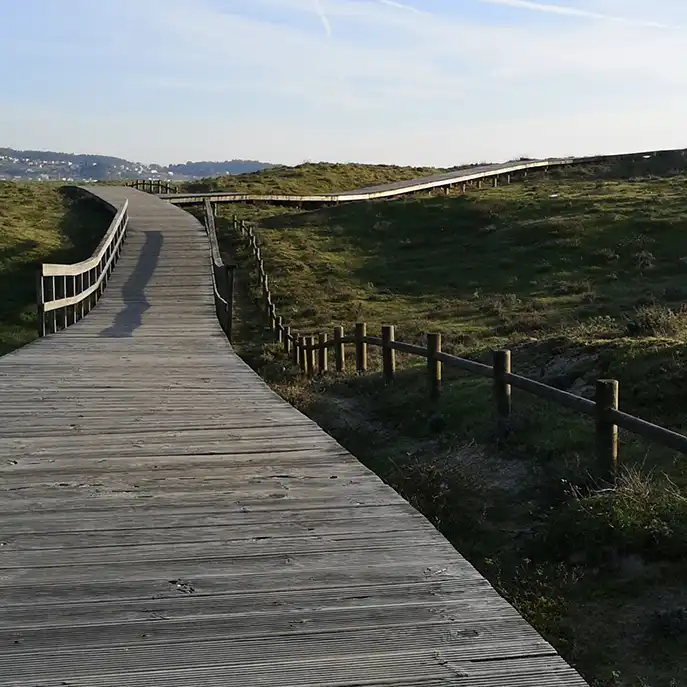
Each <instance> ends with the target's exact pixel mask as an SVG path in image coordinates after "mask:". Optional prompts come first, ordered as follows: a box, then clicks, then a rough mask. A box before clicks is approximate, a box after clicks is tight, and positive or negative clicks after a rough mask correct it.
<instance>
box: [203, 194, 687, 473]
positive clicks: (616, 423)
mask: <svg viewBox="0 0 687 687" xmlns="http://www.w3.org/2000/svg"><path fill="white" fill-rule="evenodd" d="M205 202H206V203H209V202H210V201H209V200H206V201H205ZM233 225H234V229H235V231H237V232H238V233H239V234H240V235H241V236H242V237H243V238H244V239H245V240H246V244H247V247H248V249H249V251H250V252H251V253H252V256H253V260H254V264H255V267H256V271H257V274H258V279H259V280H260V283H261V285H262V288H263V295H264V296H265V301H266V303H269V304H270V308H269V313H270V318H269V320H270V328H271V329H272V330H273V331H274V332H275V341H277V342H279V343H281V344H282V345H283V346H284V350H285V351H286V352H287V353H292V355H293V359H294V361H295V362H296V363H297V364H298V365H299V366H300V369H301V370H302V371H303V372H304V373H307V374H309V375H312V374H315V364H314V359H315V356H314V352H315V351H326V350H330V349H332V350H334V352H335V358H336V370H337V372H342V371H345V369H346V363H345V350H344V344H354V346H355V349H356V369H357V370H358V371H359V372H361V371H364V370H366V369H367V346H375V347H378V348H380V349H381V350H382V351H383V352H384V351H387V352H388V351H399V352H401V353H406V354H409V355H415V356H418V357H422V358H425V359H426V360H427V361H428V364H427V369H428V376H429V382H430V390H431V391H432V393H433V395H435V394H438V392H439V390H440V382H441V365H442V364H444V365H447V366H448V367H453V368H457V369H461V370H464V371H465V372H468V373H470V374H472V375H477V376H480V377H487V378H491V379H493V380H494V396H495V400H496V410H497V413H496V414H497V416H498V421H499V429H500V430H501V431H508V426H509V425H508V420H509V416H510V412H511V401H510V388H511V387H514V388H516V389H520V390H521V391H524V392H526V393H528V394H531V395H533V396H536V397H538V398H541V399H544V400H546V401H550V402H552V403H555V404H557V405H560V406H563V407H565V408H568V409H570V410H573V411H575V412H577V413H581V414H583V415H587V416H591V417H594V418H596V436H597V443H596V445H597V448H596V450H597V457H598V460H599V464H600V469H601V474H602V475H603V477H604V478H605V479H606V480H608V481H609V482H613V481H614V479H615V476H616V468H617V459H618V443H617V430H618V427H621V428H623V429H625V430H627V431H629V432H632V433H633V434H636V435H637V436H640V437H643V438H644V439H648V440H650V441H654V442H656V443H658V444H661V445H663V446H666V447H668V448H672V449H674V450H676V451H679V452H681V453H685V454H687V436H685V435H683V434H680V433H678V432H675V431H673V430H669V429H666V428H664V427H661V426H659V425H655V424H653V423H651V422H647V421H646V420H642V419H641V418H638V417H635V416H633V415H629V414H628V413H624V412H622V411H620V410H619V409H618V407H617V405H618V398H617V391H618V383H617V382H616V381H614V380H600V381H599V382H598V383H597V390H596V397H595V398H594V400H592V399H588V398H584V397H582V396H577V395H576V394H572V393H570V392H568V391H564V390H562V389H557V388H556V387H552V386H549V385H548V384H544V383H542V382H538V381H536V380H534V379H530V378H528V377H523V376H521V375H517V374H513V373H512V372H511V371H510V351H497V352H495V354H494V363H493V364H492V365H486V364H484V363H480V362H477V361H475V360H469V359H467V358H461V357H459V356H455V355H451V354H449V353H445V352H443V351H441V344H440V341H441V339H440V337H439V336H438V335H428V340H429V338H432V337H433V339H432V340H433V341H434V344H433V346H434V347H435V348H432V347H431V346H429V345H427V346H418V345H416V344H409V343H405V342H402V341H396V340H395V339H394V337H393V335H390V334H389V331H392V332H393V329H394V328H393V327H387V328H386V330H387V331H386V339H385V328H384V327H383V328H382V336H381V337H377V336H370V335H368V334H367V327H366V325H365V324H364V323H358V325H357V326H356V333H355V334H349V335H344V333H343V329H342V328H341V327H337V328H336V329H335V331H334V335H333V337H331V338H329V337H327V336H325V335H324V334H322V333H320V334H318V335H315V336H312V335H309V336H305V335H304V334H303V333H302V332H298V333H297V332H296V331H294V330H293V328H292V327H291V326H289V325H287V324H285V323H284V321H283V318H281V317H277V316H276V308H275V307H274V305H273V304H272V297H271V293H270V291H269V288H268V286H267V283H268V281H267V274H266V272H265V267H264V262H263V258H262V253H261V251H260V248H259V246H258V242H257V239H256V236H255V232H254V230H253V227H251V226H250V225H248V224H247V223H246V222H244V221H239V220H238V219H237V218H236V217H234V221H233ZM318 359H319V360H320V361H321V362H320V364H319V366H318V367H319V368H320V371H321V372H327V371H328V362H327V357H326V356H324V357H322V356H319V357H318ZM382 360H383V378H384V380H385V381H387V382H389V381H391V380H393V378H394V376H395V359H394V357H393V354H388V353H387V354H384V353H383V355H382ZM504 361H505V362H504Z"/></svg>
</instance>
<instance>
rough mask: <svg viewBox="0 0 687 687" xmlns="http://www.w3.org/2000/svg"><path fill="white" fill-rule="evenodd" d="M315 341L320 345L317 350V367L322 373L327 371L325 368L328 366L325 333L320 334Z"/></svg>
mask: <svg viewBox="0 0 687 687" xmlns="http://www.w3.org/2000/svg"><path fill="white" fill-rule="evenodd" d="M317 343H318V344H319V345H320V350H319V351H318V355H317V367H318V369H319V371H320V374H324V373H325V372H327V368H328V367H329V360H328V358H329V356H328V355H327V335H326V334H320V335H319V338H318V341H317Z"/></svg>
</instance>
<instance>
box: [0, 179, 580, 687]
mask: <svg viewBox="0 0 687 687" xmlns="http://www.w3.org/2000/svg"><path fill="white" fill-rule="evenodd" d="M94 193H97V194H99V195H100V196H101V197H103V198H104V199H106V200H108V201H109V202H111V203H113V204H114V205H121V204H122V203H123V202H124V200H125V199H126V198H128V199H129V217H130V223H129V233H128V236H127V239H126V244H125V247H124V251H123V253H122V256H121V258H120V260H119V262H118V263H117V266H116V269H115V271H114V273H113V276H112V279H111V281H110V282H109V284H108V287H107V290H106V292H105V296H104V297H103V298H102V299H101V300H100V301H99V303H98V304H97V306H96V307H95V309H94V310H93V311H92V312H91V313H90V314H89V315H87V316H86V317H85V318H84V319H83V320H81V321H79V322H78V323H77V324H75V325H73V326H71V327H69V328H68V329H66V330H64V331H61V332H59V333H57V334H52V335H49V336H47V337H45V338H43V339H40V340H39V341H37V342H35V343H32V344H30V345H28V346H26V347H24V348H22V349H20V350H18V351H16V352H14V353H11V354H9V355H7V356H5V357H3V358H0V474H1V480H0V685H1V686H3V687H9V686H10V685H11V686H12V687H20V686H21V687H58V686H68V687H143V686H145V687H150V686H155V687H157V686H160V687H182V686H183V687H203V686H211V687H215V686H216V687H220V686H221V687H234V686H235V687H252V686H253V685H262V686H274V687H277V686H278V687H290V686H294V687H295V686H296V685H299V686H301V685H328V686H332V687H334V686H338V687H343V686H346V685H350V686H353V685H358V686H360V685H370V686H371V685H404V686H418V687H420V686H426V687H430V686H431V687H437V686H439V685H442V686H443V685H446V686H449V685H452V686H458V685H460V686H466V687H467V686H470V687H472V686H474V687H477V686H485V687H486V686H489V687H500V686H503V687H508V686H513V687H515V686H518V687H526V686H529V685H532V687H535V686H536V687H547V686H548V685H556V686H558V687H578V686H579V687H582V686H583V685H584V684H585V683H584V682H583V681H582V680H581V679H580V677H579V676H578V675H577V673H576V672H575V671H573V670H572V669H571V668H570V667H569V666H568V665H567V664H566V663H565V662H564V661H563V660H562V659H561V658H560V657H559V656H557V655H556V653H555V652H554V651H553V649H552V648H551V646H550V645H549V644H548V643H546V642H545V641H544V640H543V639H542V638H541V637H540V636H539V635H538V634H537V633H536V632H535V631H534V630H533V629H532V628H530V627H529V626H528V625H527V624H526V623H525V622H524V621H523V620H522V619H521V618H520V616H519V615H518V614H517V613H516V612H515V611H514V610H513V609H512V608H511V607H510V606H509V605H508V604H507V603H506V602H505V601H504V600H503V599H502V598H501V597H500V596H498V594H496V592H495V591H494V590H493V589H492V588H491V587H490V585H489V584H488V583H487V582H486V581H485V580H484V579H483V578H482V577H481V576H480V575H479V574H478V573H477V572H476V570H475V569H474V568H473V567H472V566H470V565H469V564H468V563H467V562H466V561H465V560H464V559H463V558H462V557H461V556H460V555H459V554H458V553H456V551H455V550H454V549H453V548H452V547H451V546H450V545H449V543H448V542H447V541H446V540H445V539H444V538H443V537H442V536H440V535H439V534H438V532H437V531H436V530H435V529H434V528H433V527H432V526H431V525H430V524H429V523H428V522H427V521H426V520H425V519H424V518H423V517H422V516H420V515H419V514H418V513H417V512H416V511H415V510H413V509H412V508H411V507H410V506H409V505H408V504H407V503H406V502H405V501H403V499H401V498H400V497H399V496H398V495H397V494H396V493H395V492H394V491H393V490H392V489H390V488H389V487H388V486H386V485H384V484H383V483H382V482H381V480H379V479H378V478H377V477H376V476H375V475H374V474H372V473H371V472H369V471H368V470H367V469H365V468H364V467H363V466H362V465H361V464H360V463H359V462H358V461H357V460H356V459H355V458H353V457H352V456H351V455H350V454H348V453H347V452H346V451H344V450H343V449H342V448H341V446H339V445H338V444H337V443H336V442H335V441H334V440H333V439H331V438H330V437H329V436H328V435H327V434H325V433H324V432H323V431H322V430H321V429H320V428H319V427H317V426H316V425H315V424H314V423H312V422H311V421H310V420H308V419H307V418H306V417H305V416H303V415H302V414H300V413H299V412H298V411H297V410H295V409H294V408H292V407H291V406H290V405H288V404H287V403H286V402H285V401H283V400H281V399H280V398H279V397H278V396H276V395H275V394H274V393H273V392H272V391H271V390H270V389H269V388H268V387H267V386H266V385H265V384H264V383H263V382H262V381H261V380H260V378H259V377H257V376H256V375H255V374H254V373H253V372H252V371H251V370H250V369H249V368H248V367H247V366H246V365H245V364H244V363H243V362H242V361H241V360H240V359H239V358H238V357H237V356H236V354H235V353H234V352H233V351H232V349H231V347H230V345H229V343H228V342H227V340H226V338H225V336H224V334H223V332H222V330H221V329H220V326H219V325H218V323H217V322H216V319H215V311H214V305H213V296H212V288H211V280H210V267H209V265H210V257H209V248H208V242H207V238H206V235H205V233H204V231H203V229H202V227H201V226H200V224H199V223H198V222H197V221H196V220H195V219H194V218H193V217H191V215H189V214H187V213H185V212H184V211H182V210H180V209H178V208H176V207H174V206H172V205H171V204H169V203H167V202H165V201H163V200H160V199H157V198H155V197H153V196H150V195H146V194H144V193H141V192H138V191H134V190H133V189H123V188H115V187H112V188H106V187H104V188H98V189H97V190H94Z"/></svg>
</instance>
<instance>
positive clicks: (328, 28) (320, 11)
mask: <svg viewBox="0 0 687 687" xmlns="http://www.w3.org/2000/svg"><path fill="white" fill-rule="evenodd" d="M313 5H314V6H315V14H317V16H318V17H319V18H320V21H321V22H322V26H324V32H325V33H326V34H327V38H331V37H332V25H331V24H330V22H329V18H328V17H327V15H326V14H325V12H324V8H323V7H322V3H321V2H320V0H313Z"/></svg>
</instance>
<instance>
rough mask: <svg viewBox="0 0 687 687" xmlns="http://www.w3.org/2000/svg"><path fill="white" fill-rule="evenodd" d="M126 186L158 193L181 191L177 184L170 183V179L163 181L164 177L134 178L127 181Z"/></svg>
mask: <svg viewBox="0 0 687 687" xmlns="http://www.w3.org/2000/svg"><path fill="white" fill-rule="evenodd" d="M125 186H130V187H131V188H135V189H136V190H138V191H145V192H146V193H154V194H157V195H159V194H161V193H179V189H178V187H177V186H175V185H174V184H170V183H169V182H168V181H162V179H134V180H133V181H127V183H126V184H125Z"/></svg>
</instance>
